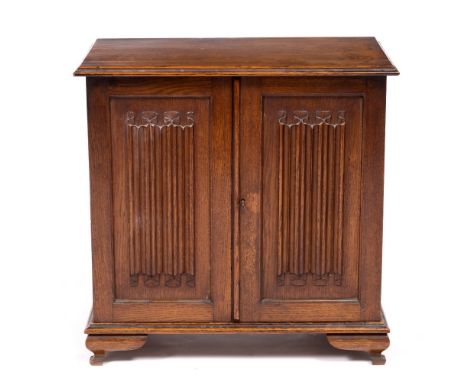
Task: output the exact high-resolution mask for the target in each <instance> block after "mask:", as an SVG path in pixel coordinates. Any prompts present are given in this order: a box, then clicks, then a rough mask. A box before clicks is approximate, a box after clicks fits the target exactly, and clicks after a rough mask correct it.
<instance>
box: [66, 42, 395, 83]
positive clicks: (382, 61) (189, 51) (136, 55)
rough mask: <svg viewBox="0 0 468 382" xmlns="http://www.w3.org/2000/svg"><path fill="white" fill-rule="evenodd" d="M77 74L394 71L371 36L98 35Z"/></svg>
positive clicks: (363, 73)
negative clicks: (189, 36) (152, 36)
mask: <svg viewBox="0 0 468 382" xmlns="http://www.w3.org/2000/svg"><path fill="white" fill-rule="evenodd" d="M74 74H75V75H76V76H386V75H398V74H399V72H398V70H397V68H396V67H395V66H394V65H393V64H392V63H391V62H390V60H389V59H388V57H387V56H386V55H385V53H384V51H383V50H382V48H381V47H380V45H379V43H378V42H377V40H376V39H375V38H374V37H294V38H151V39H150V38H148V39H98V40H96V42H95V43H94V46H93V47H92V48H91V51H90V52H89V53H88V55H87V56H86V58H85V59H84V61H83V63H82V64H81V65H80V66H79V68H78V69H77V70H76V71H75V73H74Z"/></svg>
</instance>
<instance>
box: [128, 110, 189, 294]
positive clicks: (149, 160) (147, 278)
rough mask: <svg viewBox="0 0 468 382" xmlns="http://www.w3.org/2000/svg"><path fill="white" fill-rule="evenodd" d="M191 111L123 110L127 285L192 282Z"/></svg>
mask: <svg viewBox="0 0 468 382" xmlns="http://www.w3.org/2000/svg"><path fill="white" fill-rule="evenodd" d="M194 125H195V115H194V112H184V113H181V112H178V111H165V112H163V113H158V112H154V111H143V112H141V113H134V112H133V111H128V112H127V115H126V152H127V161H126V163H127V182H126V184H127V187H128V196H129V197H128V211H129V231H130V232H129V247H130V248H129V261H130V267H129V268H130V275H129V276H130V285H131V286H137V285H138V283H139V282H143V283H144V285H145V286H147V287H156V286H166V287H179V286H181V285H186V286H189V287H194V285H195V262H194V227H193V221H194V206H193V192H194V191H193V176H194V145H193V142H194V137H193V134H194V133H193V127H194Z"/></svg>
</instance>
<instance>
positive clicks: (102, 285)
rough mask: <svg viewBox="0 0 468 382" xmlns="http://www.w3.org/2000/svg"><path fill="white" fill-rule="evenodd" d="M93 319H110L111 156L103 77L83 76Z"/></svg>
mask: <svg viewBox="0 0 468 382" xmlns="http://www.w3.org/2000/svg"><path fill="white" fill-rule="evenodd" d="M86 84H87V101H88V142H89V174H90V187H91V240H92V258H93V315H94V316H93V319H94V321H95V322H102V321H110V320H111V319H112V300H113V285H114V280H113V272H112V269H113V256H112V230H113V228H112V158H111V155H112V154H111V134H110V126H109V110H108V104H107V95H106V91H107V80H105V79H97V78H87V82H86Z"/></svg>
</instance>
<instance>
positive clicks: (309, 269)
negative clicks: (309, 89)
mask: <svg viewBox="0 0 468 382" xmlns="http://www.w3.org/2000/svg"><path fill="white" fill-rule="evenodd" d="M278 127H279V129H280V133H279V147H278V149H279V166H278V179H279V184H278V186H279V198H278V219H279V220H278V221H279V227H278V228H279V231H278V235H279V236H278V258H277V285H278V286H284V285H292V286H294V285H295V286H301V285H306V284H308V283H312V284H313V285H329V283H334V284H335V285H341V280H342V256H343V254H342V238H343V179H344V161H345V158H344V153H345V128H346V120H345V111H341V110H339V111H336V112H331V111H324V110H316V111H312V112H310V111H306V110H299V111H284V110H282V111H280V112H279V113H278Z"/></svg>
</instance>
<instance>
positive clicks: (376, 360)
mask: <svg viewBox="0 0 468 382" xmlns="http://www.w3.org/2000/svg"><path fill="white" fill-rule="evenodd" d="M369 354H370V358H371V361H372V365H385V362H386V361H387V360H386V359H385V356H384V355H383V354H380V353H378V352H375V353H374V352H370V353H369Z"/></svg>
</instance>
